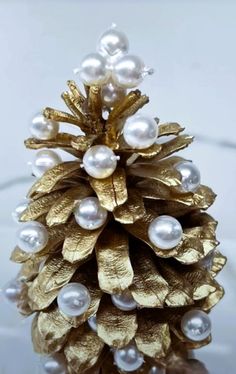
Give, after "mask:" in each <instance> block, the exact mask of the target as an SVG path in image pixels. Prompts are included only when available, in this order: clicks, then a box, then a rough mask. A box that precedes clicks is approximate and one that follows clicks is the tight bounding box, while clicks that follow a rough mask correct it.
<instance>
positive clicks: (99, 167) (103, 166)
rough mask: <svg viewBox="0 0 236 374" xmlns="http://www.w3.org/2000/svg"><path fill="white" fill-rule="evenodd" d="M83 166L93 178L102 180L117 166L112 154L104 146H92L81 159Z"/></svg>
mask: <svg viewBox="0 0 236 374" xmlns="http://www.w3.org/2000/svg"><path fill="white" fill-rule="evenodd" d="M83 166H84V168H85V170H86V172H87V173H88V174H89V175H90V176H91V177H93V178H97V179H104V178H107V177H109V176H110V175H112V174H113V173H114V171H115V169H116V166H117V158H116V156H115V154H114V152H113V151H112V150H111V149H110V148H109V147H107V146H106V145H94V146H92V147H91V148H89V149H88V150H87V152H86V153H85V155H84V157H83Z"/></svg>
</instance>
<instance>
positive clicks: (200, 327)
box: [181, 309, 211, 342]
mask: <svg viewBox="0 0 236 374" xmlns="http://www.w3.org/2000/svg"><path fill="white" fill-rule="evenodd" d="M181 329H182V332H183V334H184V335H185V336H186V338H188V339H190V340H192V341H195V342H200V341H202V340H204V339H206V338H207V337H208V336H209V335H210V333H211V320H210V318H209V317H208V314H206V313H205V312H203V311H202V310H199V309H195V310H191V311H189V312H187V313H185V315H184V316H183V318H182V321H181Z"/></svg>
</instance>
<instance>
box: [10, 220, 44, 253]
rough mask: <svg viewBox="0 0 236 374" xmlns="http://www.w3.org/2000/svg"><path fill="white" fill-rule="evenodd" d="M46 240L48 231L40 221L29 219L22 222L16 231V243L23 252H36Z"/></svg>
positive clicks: (42, 246)
mask: <svg viewBox="0 0 236 374" xmlns="http://www.w3.org/2000/svg"><path fill="white" fill-rule="evenodd" d="M47 242H48V232H47V229H46V227H45V226H44V225H42V223H40V222H36V221H29V222H26V223H23V224H22V225H21V226H20V228H19V230H18V231H17V245H18V247H19V248H20V249H22V250H23V251H25V252H37V251H40V250H41V249H43V248H44V247H45V246H46V245H47Z"/></svg>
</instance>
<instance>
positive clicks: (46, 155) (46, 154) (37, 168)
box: [32, 150, 62, 178]
mask: <svg viewBox="0 0 236 374" xmlns="http://www.w3.org/2000/svg"><path fill="white" fill-rule="evenodd" d="M61 162H62V159H61V157H60V156H58V154H57V153H56V152H54V151H51V150H43V151H39V152H38V153H37V154H36V156H35V159H34V161H33V163H32V171H33V174H34V175H35V176H36V177H38V178H40V177H42V175H43V174H44V173H45V172H46V171H47V170H49V169H51V168H53V167H54V166H56V165H58V164H60V163H61Z"/></svg>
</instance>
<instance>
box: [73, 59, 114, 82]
mask: <svg viewBox="0 0 236 374" xmlns="http://www.w3.org/2000/svg"><path fill="white" fill-rule="evenodd" d="M106 64H107V62H106V59H105V58H104V57H103V56H101V55H100V54H98V53H91V54H89V55H87V56H86V57H85V58H84V59H83V61H82V63H81V68H80V70H79V76H80V79H81V80H82V82H83V83H84V84H86V85H88V86H92V85H98V86H101V85H103V84H104V83H106V82H107V80H108V78H109V76H110V71H109V69H107V66H106Z"/></svg>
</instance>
